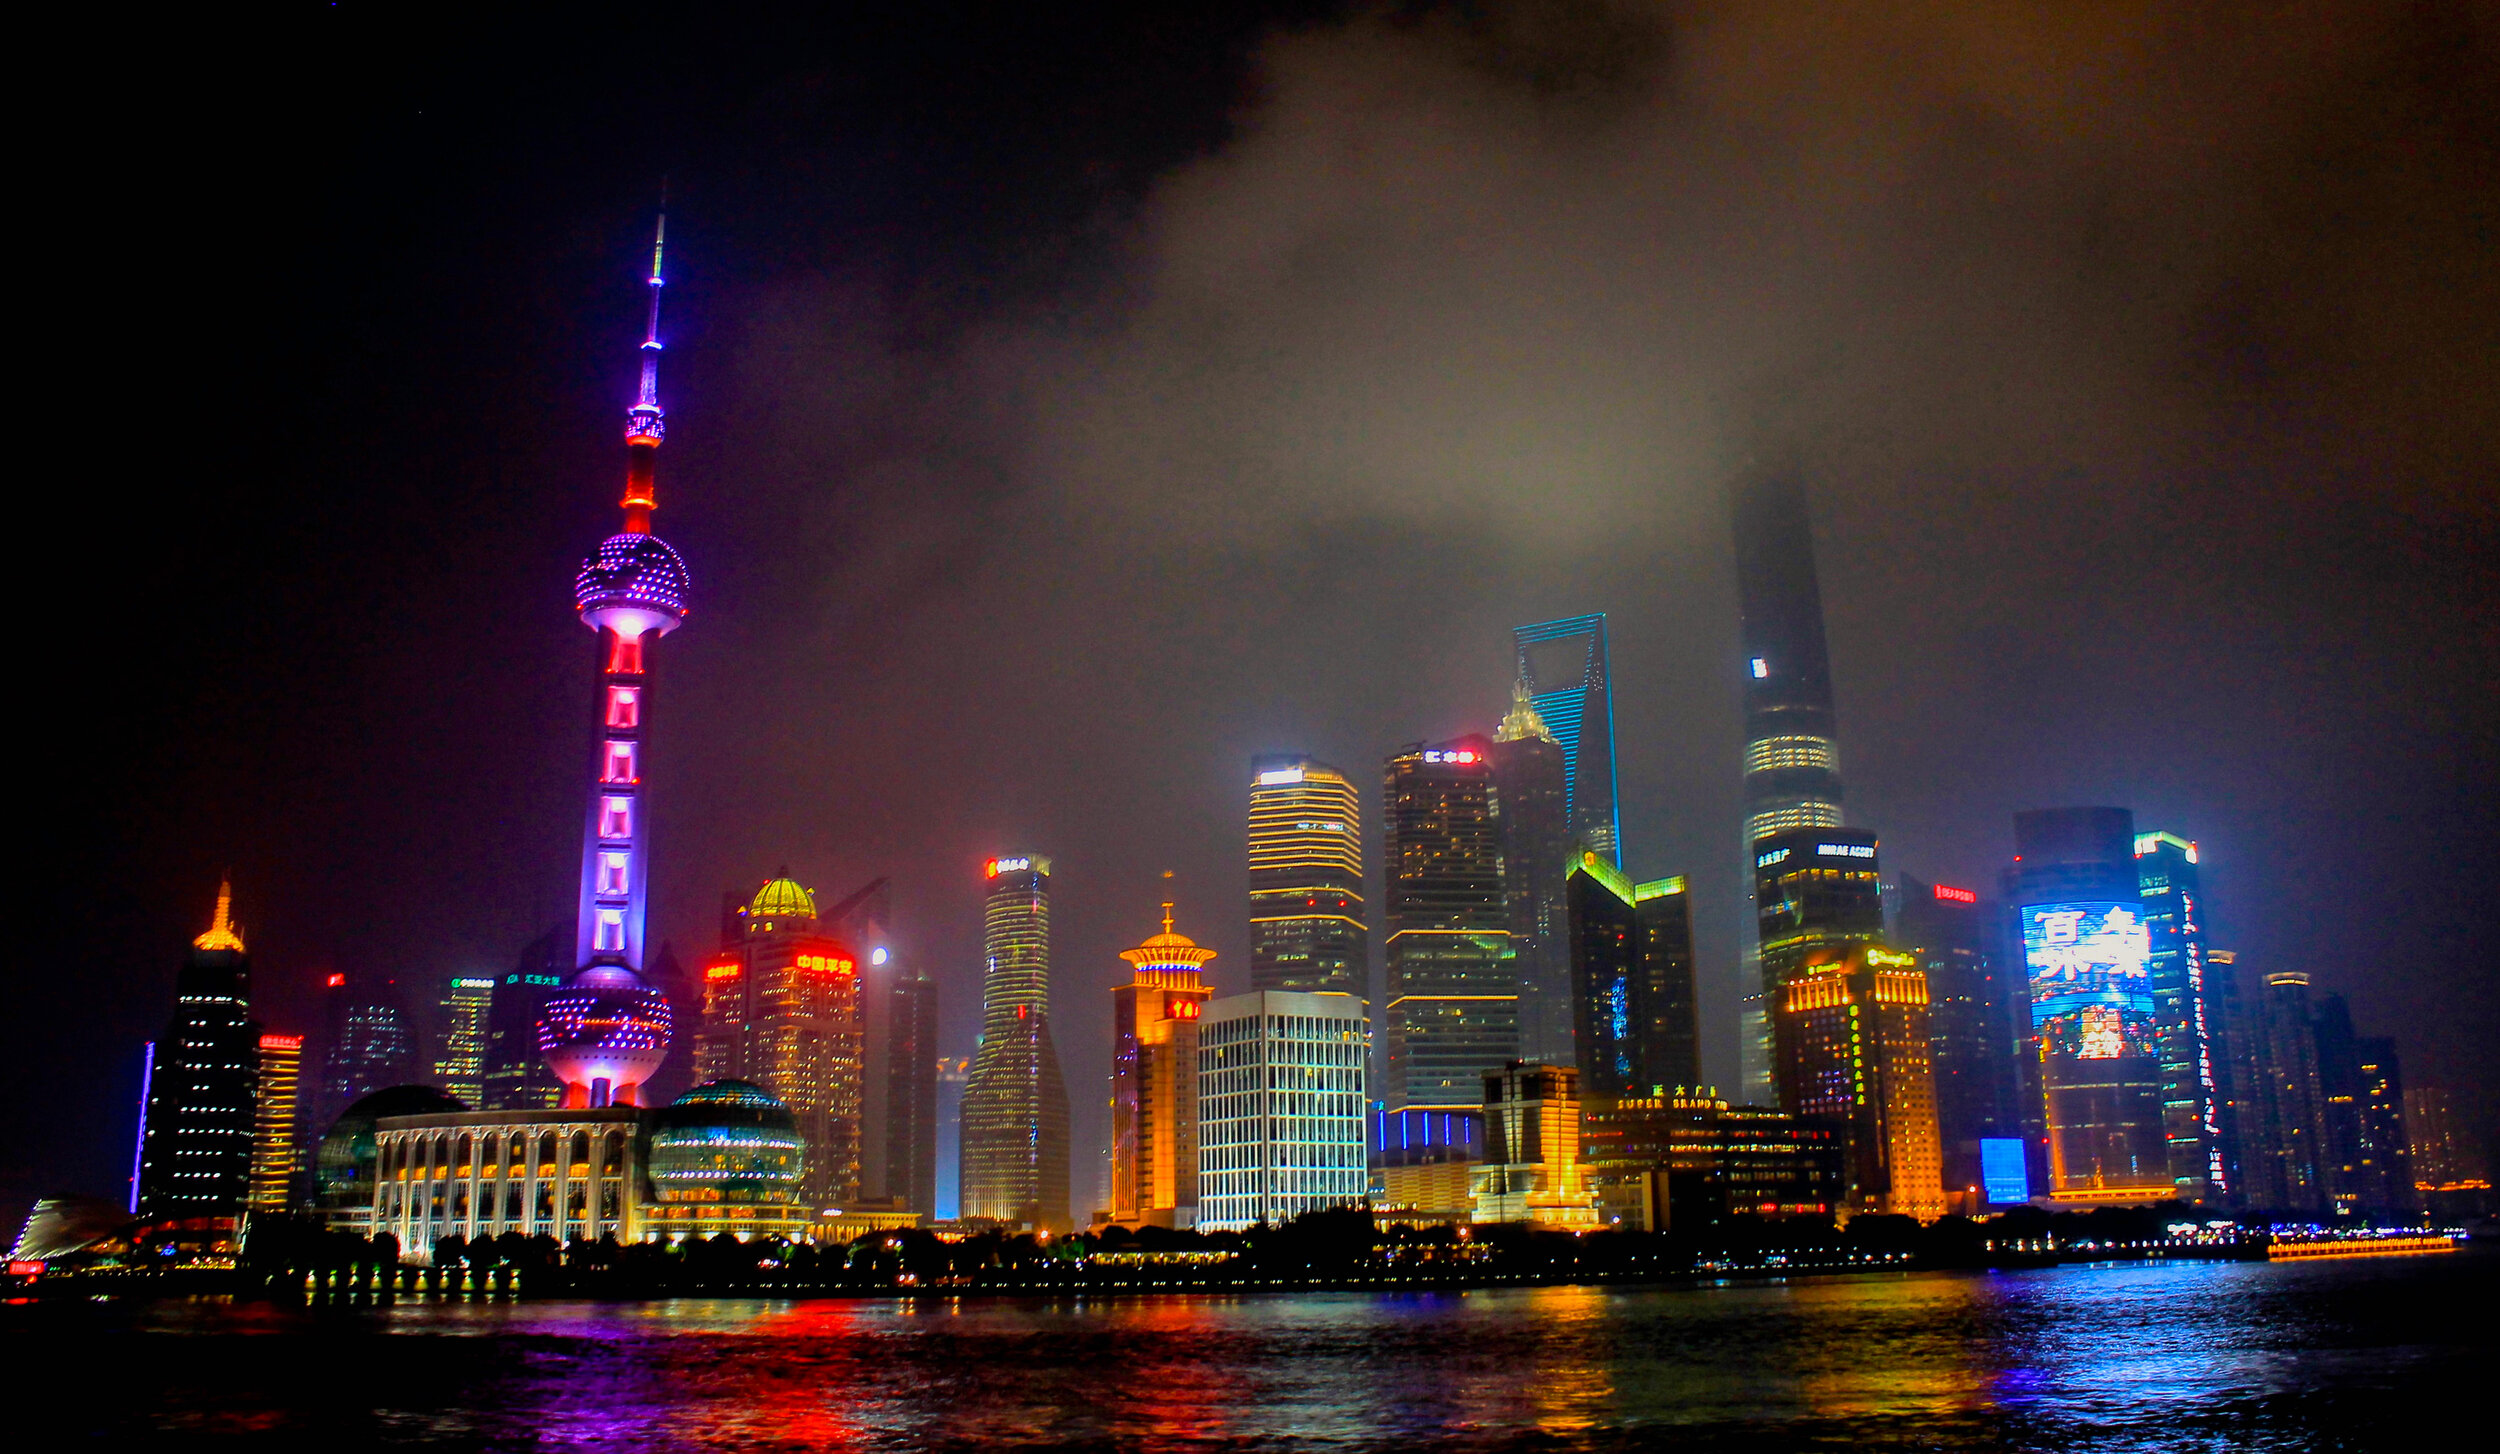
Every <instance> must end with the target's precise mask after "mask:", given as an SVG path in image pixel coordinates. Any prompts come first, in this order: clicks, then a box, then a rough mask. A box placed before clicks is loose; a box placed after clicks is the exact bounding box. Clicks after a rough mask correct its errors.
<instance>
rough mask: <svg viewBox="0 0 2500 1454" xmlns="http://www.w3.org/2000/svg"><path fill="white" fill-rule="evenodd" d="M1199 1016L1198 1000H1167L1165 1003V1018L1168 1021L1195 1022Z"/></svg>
mask: <svg viewBox="0 0 2500 1454" xmlns="http://www.w3.org/2000/svg"><path fill="white" fill-rule="evenodd" d="M1198 1014H1199V1005H1198V1002H1197V1001H1196V1000H1165V1001H1164V1002H1163V1018H1165V1019H1167V1020H1195V1019H1197V1018H1198Z"/></svg>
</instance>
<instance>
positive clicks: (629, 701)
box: [538, 217, 686, 1107]
mask: <svg viewBox="0 0 2500 1454" xmlns="http://www.w3.org/2000/svg"><path fill="white" fill-rule="evenodd" d="M667 234H668V219H667V218H666V217H662V218H661V219H660V225H659V229H658V232H657V234H656V235H655V236H654V238H653V241H652V244H651V277H650V280H649V281H650V287H651V307H650V323H649V326H648V328H646V329H645V331H644V334H643V342H642V387H641V389H640V391H639V392H638V393H637V394H636V396H635V399H634V404H633V407H631V408H630V409H628V410H626V412H625V445H626V465H625V498H624V500H623V501H622V502H621V503H622V504H623V506H624V510H625V528H624V529H623V530H622V531H621V532H619V533H617V534H615V535H611V536H609V537H608V538H607V539H606V540H603V541H601V542H600V543H599V548H598V549H597V550H596V551H594V552H592V553H591V556H590V558H589V559H588V560H586V561H584V562H583V563H582V569H581V573H580V575H578V576H576V577H575V578H574V582H573V598H574V601H575V603H576V605H577V607H578V608H579V610H580V612H581V618H582V624H583V625H585V626H587V627H589V628H590V629H591V630H593V631H596V632H598V633H599V688H598V695H597V698H596V700H595V703H594V708H593V711H594V721H595V723H596V733H595V736H596V742H597V745H596V749H595V751H594V754H593V757H592V762H591V783H590V793H589V811H588V812H587V814H586V815H585V822H584V825H583V830H582V877H581V898H580V909H579V917H578V919H577V921H576V923H575V926H574V947H573V963H574V964H575V965H576V966H577V967H576V969H575V970H574V972H573V976H572V978H571V979H570V980H569V981H567V982H566V984H565V985H564V986H563V987H562V988H561V989H558V990H556V991H554V992H553V993H551V994H549V995H548V996H547V1000H546V1004H545V1006H544V1007H543V1008H542V1009H541V1011H540V1013H539V1019H538V1047H539V1050H540V1052H541V1053H542V1054H544V1055H545V1056H546V1059H547V1064H548V1066H549V1068H550V1069H552V1070H554V1071H555V1073H556V1078H557V1079H558V1080H560V1081H562V1082H563V1083H564V1104H565V1105H567V1106H593V1107H595V1106H607V1105H624V1106H630V1105H636V1104H639V1102H640V1095H639V1092H640V1089H641V1086H642V1083H643V1082H644V1081H645V1080H647V1079H649V1077H650V1075H651V1072H652V1071H654V1070H657V1069H658V1068H659V1066H660V1062H661V1061H662V1060H664V1059H666V1058H667V1055H668V1042H669V1030H670V1023H669V1019H670V1017H669V1009H668V998H667V996H665V995H663V994H662V993H661V992H660V991H659V990H658V989H656V988H654V987H653V986H652V985H650V984H649V983H647V982H646V981H645V980H644V979H643V977H642V963H643V919H644V915H645V912H646V908H647V901H648V885H649V882H650V876H651V817H650V798H649V795H648V794H647V793H646V792H645V790H644V788H643V771H644V769H645V768H646V767H648V766H649V763H648V761H647V760H646V758H645V754H644V748H645V745H646V743H647V740H648V737H649V733H650V727H651V677H650V667H651V663H650V659H649V658H650V647H651V645H652V643H654V642H656V641H657V640H658V639H659V638H661V637H663V636H666V635H667V634H668V633H670V632H671V631H674V630H676V629H677V628H678V626H679V625H680V624H681V623H683V622H684V620H685V618H686V563H685V562H684V561H683V560H680V559H679V558H678V555H677V552H676V551H675V550H673V549H671V548H670V547H669V545H668V543H667V542H666V541H664V540H662V539H660V537H658V536H656V535H654V534H652V533H651V512H652V510H653V509H655V508H656V507H657V504H658V501H657V499H656V497H655V495H654V493H653V488H652V477H653V467H654V466H655V464H656V463H657V461H658V457H659V452H660V441H661V439H662V438H663V437H664V436H665V435H666V433H667V431H666V429H665V427H664V425H663V422H662V420H663V416H662V413H661V409H660V397H659V394H660V288H661V286H662V284H661V279H660V255H661V247H662V244H663V243H664V242H665V241H666V239H667Z"/></svg>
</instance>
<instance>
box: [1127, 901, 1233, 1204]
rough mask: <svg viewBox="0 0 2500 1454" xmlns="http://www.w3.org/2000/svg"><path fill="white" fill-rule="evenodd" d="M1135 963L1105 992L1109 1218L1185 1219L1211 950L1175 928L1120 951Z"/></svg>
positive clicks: (1168, 921)
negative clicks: (1108, 1010)
mask: <svg viewBox="0 0 2500 1454" xmlns="http://www.w3.org/2000/svg"><path fill="white" fill-rule="evenodd" d="M1120 957H1121V958H1122V959H1125V960H1127V961H1128V962H1129V964H1130V965H1131V966H1133V973H1132V976H1131V978H1130V981H1129V982H1128V983H1127V984H1124V985H1121V986H1120V987H1119V988H1117V989H1114V990H1113V991H1112V992H1111V1197H1110V1203H1111V1220H1112V1221H1113V1222H1116V1223H1118V1224H1119V1225H1121V1226H1124V1227H1188V1226H1191V1225H1193V1224H1194V1223H1195V1222H1196V1221H1197V1218H1198V1026H1199V1021H1200V1019H1201V1017H1202V1016H1203V1015H1204V1014H1205V1012H1206V1006H1207V1000H1208V999H1209V998H1210V992H1209V991H1208V989H1207V985H1206V979H1205V977H1204V972H1205V970H1206V965H1207V961H1208V960H1211V959H1213V958H1215V951H1214V950H1212V949H1201V948H1199V947H1198V946H1197V944H1196V943H1195V942H1193V941H1191V940H1190V939H1189V938H1188V937H1187V936H1185V935H1181V934H1176V933H1174V932H1173V931H1172V906H1171V905H1170V904H1165V905H1164V906H1163V932H1162V933H1160V934H1156V935H1153V936H1152V937H1150V938H1148V939H1147V940H1146V942H1145V943H1143V944H1140V945H1138V946H1137V947H1136V948H1135V949H1124V950H1122V951H1120Z"/></svg>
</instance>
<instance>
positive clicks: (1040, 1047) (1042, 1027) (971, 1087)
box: [961, 853, 1072, 1232]
mask: <svg viewBox="0 0 2500 1454" xmlns="http://www.w3.org/2000/svg"><path fill="white" fill-rule="evenodd" d="M983 871H984V872H985V873H986V874H987V875H988V878H989V892H988V893H987V894H986V895H985V896H984V897H983V899H982V903H981V954H982V972H981V1048H980V1051H979V1053H977V1054H976V1055H974V1056H973V1059H972V1074H971V1078H970V1080H969V1081H968V1082H967V1083H966V1084H965V1086H964V1102H963V1196H962V1213H961V1214H962V1215H963V1216H966V1217H991V1218H995V1219H997V1220H999V1221H1001V1222H1013V1223H1021V1224H1023V1225H1025V1226H1027V1227H1030V1228H1032V1229H1034V1230H1035V1231H1048V1232H1065V1231H1070V1230H1072V1224H1071V1222H1070V1220H1069V1215H1068V1083H1067V1079H1066V1077H1064V1076H1063V1075H1061V1074H1060V1071H1059V1050H1058V1047H1057V1046H1056V1045H1055V1044H1053V1043H1052V1041H1051V1035H1050V860H1049V859H1047V858H1043V857H1040V856H1038V855H1035V854H1029V853H1028V854H1016V855H1013V856H1011V857H1006V858H993V859H991V860H990V861H989V862H988V863H987V864H985V865H984V866H983Z"/></svg>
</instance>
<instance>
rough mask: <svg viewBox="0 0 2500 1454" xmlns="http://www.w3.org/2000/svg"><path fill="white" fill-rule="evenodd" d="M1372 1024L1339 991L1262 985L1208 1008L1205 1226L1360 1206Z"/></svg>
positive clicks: (1201, 1141) (1202, 1095)
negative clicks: (1368, 1025) (1298, 991)
mask: <svg viewBox="0 0 2500 1454" xmlns="http://www.w3.org/2000/svg"><path fill="white" fill-rule="evenodd" d="M1365 1023H1366V1022H1365V1019H1364V1015H1363V1002H1362V1001H1361V1000H1358V999H1356V998H1355V997H1354V996H1352V995H1341V994H1316V995H1314V994H1292V993H1287V992H1283V991H1277V990H1264V991H1254V992H1252V993H1250V994H1246V995H1235V996H1233V997H1231V998H1230V999H1222V1000H1215V1001H1212V1002H1210V1003H1209V1004H1208V1005H1207V1006H1206V1008H1205V1009H1204V1010H1203V1011H1202V1012H1201V1015H1200V1019H1199V1025H1198V1221H1197V1224H1198V1226H1199V1228H1200V1229H1201V1230H1205V1231H1218V1232H1237V1231H1240V1230H1242V1229H1244V1228H1247V1227H1255V1226H1257V1225H1259V1224H1260V1223H1262V1222H1284V1221H1288V1220H1290V1219H1292V1218H1294V1217H1297V1216H1300V1215H1301V1214H1302V1213H1304V1212H1312V1211H1321V1210H1325V1209H1326V1208H1329V1207H1342V1206H1360V1205H1362V1203H1363V1193H1364V1188H1365V1184H1366V1182H1367V1181H1368V1180H1369V1173H1368V1171H1367V1169H1366V1166H1365V1160H1366V1158H1365V1155H1364V1150H1363V1103H1364V1095H1365V1088H1364V1066H1365V1063H1366V1061H1367V1060H1368V1059H1369V1056H1370V1051H1371V1047H1370V1045H1369V1043H1368V1040H1367V1038H1366V1034H1365Z"/></svg>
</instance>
